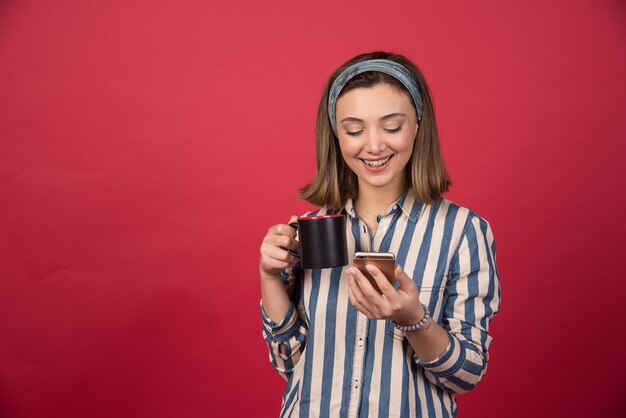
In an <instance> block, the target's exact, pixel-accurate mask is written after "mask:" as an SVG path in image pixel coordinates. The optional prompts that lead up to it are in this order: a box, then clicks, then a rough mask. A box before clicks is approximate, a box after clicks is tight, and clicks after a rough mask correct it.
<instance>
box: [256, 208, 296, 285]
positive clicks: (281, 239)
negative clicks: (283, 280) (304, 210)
mask: <svg viewBox="0 0 626 418" xmlns="http://www.w3.org/2000/svg"><path fill="white" fill-rule="evenodd" d="M297 219H298V217H297V216H295V215H294V216H292V217H291V218H290V220H289V222H292V221H297ZM295 238H296V230H295V229H294V228H292V227H290V226H289V225H287V224H278V225H274V226H272V227H271V228H269V230H268V231H267V234H266V235H265V237H264V238H263V242H262V243H261V270H262V271H265V272H267V273H269V274H276V273H277V272H279V271H280V270H281V269H285V268H289V267H291V266H293V265H294V264H295V263H296V262H297V261H298V257H296V256H294V255H293V254H290V252H289V251H288V250H291V251H295V252H297V250H298V247H299V244H298V241H296V239H295Z"/></svg>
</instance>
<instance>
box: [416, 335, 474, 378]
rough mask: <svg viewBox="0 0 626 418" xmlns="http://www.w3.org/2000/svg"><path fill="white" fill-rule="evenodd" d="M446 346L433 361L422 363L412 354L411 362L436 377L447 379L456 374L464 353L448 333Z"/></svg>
mask: <svg viewBox="0 0 626 418" xmlns="http://www.w3.org/2000/svg"><path fill="white" fill-rule="evenodd" d="M448 340H449V342H448V346H447V347H446V348H445V349H444V350H443V352H442V353H441V354H440V355H439V357H437V358H436V359H434V360H431V361H422V360H420V359H419V358H418V357H417V355H416V354H415V353H413V361H415V363H416V364H417V365H418V366H420V367H422V368H424V369H426V370H428V371H429V372H431V373H432V374H433V375H435V376H437V377H447V376H450V375H453V374H454V373H456V372H457V371H458V370H459V369H460V368H461V366H462V365H463V362H464V361H465V351H464V350H463V349H462V347H461V343H460V342H459V341H458V340H457V339H456V338H454V337H453V336H452V335H451V334H450V333H448Z"/></svg>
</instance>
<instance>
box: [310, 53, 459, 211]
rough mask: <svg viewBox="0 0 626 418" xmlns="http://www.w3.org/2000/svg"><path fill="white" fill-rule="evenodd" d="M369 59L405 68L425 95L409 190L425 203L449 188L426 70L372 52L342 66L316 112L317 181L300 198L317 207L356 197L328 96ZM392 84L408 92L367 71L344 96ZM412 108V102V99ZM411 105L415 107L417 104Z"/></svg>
mask: <svg viewBox="0 0 626 418" xmlns="http://www.w3.org/2000/svg"><path fill="white" fill-rule="evenodd" d="M371 59H388V60H390V61H395V62H397V63H400V64H402V65H403V66H404V67H406V68H407V69H408V70H409V71H410V72H411V75H412V76H413V78H414V79H415V81H416V82H417V85H418V86H419V88H420V92H421V93H422V102H423V113H422V120H421V123H420V124H419V129H418V131H417V137H416V140H415V145H414V146H413V154H412V156H411V159H410V160H409V162H408V164H407V167H406V175H407V184H408V185H409V186H408V188H409V189H410V190H412V191H413V192H414V193H415V194H416V195H417V196H418V197H419V198H420V199H421V200H422V201H423V202H424V203H426V204H430V203H433V202H435V201H436V200H437V199H439V197H440V196H441V194H442V193H444V192H446V191H447V190H448V188H449V187H450V178H449V176H448V173H447V172H446V169H445V165H444V162H443V157H442V155H441V150H440V147H439V136H438V134H437V123H436V121H435V113H434V108H433V102H432V99H431V96H430V90H429V88H428V85H427V84H426V80H425V79H424V76H423V75H422V72H421V71H420V70H419V69H418V68H417V67H416V66H415V64H413V63H412V62H411V61H409V60H408V59H407V58H405V57H403V56H402V55H395V54H390V53H387V52H372V53H368V54H361V55H357V56H356V57H354V58H352V59H351V60H350V61H348V62H346V63H345V64H344V65H342V66H341V67H339V68H338V69H337V70H336V71H335V72H334V73H333V74H332V75H331V76H330V78H329V79H328V81H327V82H326V86H325V87H324V92H323V94H322V98H321V100H320V103H319V107H318V110H317V127H316V149H317V170H316V173H315V177H314V178H313V181H312V182H311V183H310V184H309V185H307V186H305V187H303V188H302V189H301V190H300V194H299V197H300V198H301V199H303V200H306V201H308V202H310V203H312V204H314V205H316V206H328V207H331V208H340V207H341V206H343V205H344V204H345V202H346V200H347V199H348V198H351V199H356V197H357V196H358V181H357V177H356V174H354V172H352V170H351V169H350V168H349V167H348V165H347V164H346V163H345V161H344V160H343V157H342V156H341V151H340V149H339V141H338V139H337V137H336V136H335V134H334V133H333V130H332V128H331V125H330V121H329V120H328V92H329V90H330V86H331V85H332V83H333V81H334V80H335V78H337V77H338V76H339V74H341V73H342V72H343V70H345V69H346V68H348V67H349V66H351V65H353V64H355V63H357V62H362V61H367V60H371ZM381 83H384V84H389V85H392V86H394V87H396V88H398V89H400V91H402V92H404V93H405V94H407V95H408V97H409V98H410V97H411V96H410V94H409V92H408V91H407V90H406V88H405V87H404V86H403V85H402V83H400V82H399V81H398V80H396V79H395V78H393V77H392V76H390V75H387V74H385V73H380V72H372V71H369V72H365V73H362V74H359V75H357V76H355V77H354V78H352V79H351V80H350V81H349V82H348V83H347V84H346V86H345V87H344V88H343V90H342V91H341V93H340V94H339V97H341V95H342V94H344V93H346V92H348V91H350V90H354V89H356V88H367V87H373V86H375V85H377V84H381ZM411 104H413V100H412V99H411ZM413 107H415V105H414V104H413Z"/></svg>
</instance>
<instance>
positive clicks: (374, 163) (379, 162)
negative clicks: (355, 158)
mask: <svg viewBox="0 0 626 418" xmlns="http://www.w3.org/2000/svg"><path fill="white" fill-rule="evenodd" d="M390 158H391V155H390V156H389V157H387V158H384V159H382V160H377V161H367V160H363V162H364V163H365V164H367V165H369V166H370V167H380V166H381V165H383V164H386V163H387V161H389V159H390Z"/></svg>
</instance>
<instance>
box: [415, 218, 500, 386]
mask: <svg viewBox="0 0 626 418" xmlns="http://www.w3.org/2000/svg"><path fill="white" fill-rule="evenodd" d="M495 255H496V248H495V243H494V239H493V234H492V232H491V228H490V226H489V223H488V222H487V221H485V220H484V219H481V218H480V217H478V216H476V215H475V214H473V215H472V216H471V217H470V218H469V219H468V221H467V223H466V225H465V231H464V234H463V235H462V237H461V242H460V243H459V246H458V248H457V250H456V251H455V254H454V255H453V257H452V260H451V264H450V278H449V280H448V283H447V284H446V294H447V302H446V304H445V306H444V315H443V327H444V329H446V330H447V331H448V337H449V343H448V346H447V347H446V349H445V350H444V351H443V353H441V355H440V356H439V357H438V358H436V359H434V360H432V361H428V362H425V361H421V360H419V359H418V358H417V357H415V356H414V360H415V361H416V362H417V364H418V365H420V366H421V367H423V368H424V369H425V371H426V377H427V378H428V380H430V381H431V382H432V383H433V384H435V385H437V386H439V387H442V388H443V389H445V390H448V391H451V392H456V393H464V392H467V391H469V390H471V389H473V388H474V387H475V386H476V385H477V384H478V383H479V382H480V380H481V379H482V377H483V375H484V374H485V371H486V370H487V361H488V359H489V355H488V350H489V346H490V344H491V336H490V335H489V322H490V321H491V319H492V318H493V316H494V315H495V314H496V313H497V311H498V310H499V307H500V298H501V292H500V284H499V278H498V272H497V268H496V260H495Z"/></svg>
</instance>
